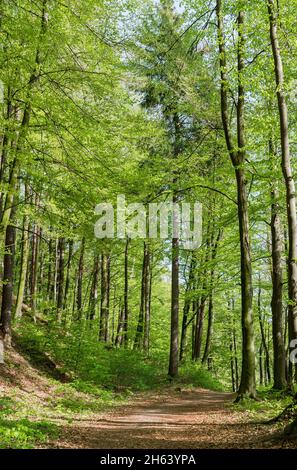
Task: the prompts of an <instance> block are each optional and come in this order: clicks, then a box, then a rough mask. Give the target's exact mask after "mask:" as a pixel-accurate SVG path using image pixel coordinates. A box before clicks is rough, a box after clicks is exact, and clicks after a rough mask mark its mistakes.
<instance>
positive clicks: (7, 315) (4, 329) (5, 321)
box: [0, 211, 16, 360]
mask: <svg viewBox="0 0 297 470" xmlns="http://www.w3.org/2000/svg"><path fill="white" fill-rule="evenodd" d="M13 214H14V211H12V213H11V216H12V219H13ZM15 239H16V229H15V227H14V226H13V225H11V224H9V225H8V226H7V227H6V234H5V254H4V272H3V281H4V283H3V289H2V305H1V318H0V350H1V352H3V351H4V347H5V346H8V347H9V346H10V344H11V319H12V308H13V276H14V257H15ZM1 359H3V358H1ZM3 360H4V359H3Z"/></svg>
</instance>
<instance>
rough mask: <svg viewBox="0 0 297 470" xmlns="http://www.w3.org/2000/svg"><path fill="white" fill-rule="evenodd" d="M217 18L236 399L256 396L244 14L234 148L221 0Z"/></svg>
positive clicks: (240, 27) (240, 28) (240, 30)
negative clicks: (233, 186)
mask: <svg viewBox="0 0 297 470" xmlns="http://www.w3.org/2000/svg"><path fill="white" fill-rule="evenodd" d="M216 12H217V19H218V40H219V53H220V70H221V112H222V122H223V127H224V133H225V140H226V145H227V149H228V152H229V155H230V158H231V161H232V164H233V167H234V170H235V175H236V182H237V204H238V221H239V233H240V251H241V308H242V322H241V323H242V368H241V381H240V386H239V390H238V397H237V400H240V399H241V398H242V397H243V396H249V397H251V398H255V397H256V376H255V345H254V321H253V309H252V308H253V287H252V263H251V248H250V239H249V217H248V197H247V187H246V185H247V181H246V177H245V171H244V168H243V165H244V163H245V132H244V103H245V102H244V97H245V93H244V86H243V81H242V75H243V71H244V67H245V62H244V56H243V51H244V37H243V25H244V13H243V12H242V11H240V12H239V15H238V52H237V58H238V103H237V147H238V150H236V149H235V147H234V144H233V142H232V135H231V131H230V124H229V113H228V83H229V82H228V78H227V71H226V65H227V64H226V51H225V42H224V31H223V18H222V10H221V0H217V6H216Z"/></svg>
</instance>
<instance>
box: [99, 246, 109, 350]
mask: <svg viewBox="0 0 297 470" xmlns="http://www.w3.org/2000/svg"><path fill="white" fill-rule="evenodd" d="M109 284H110V256H109V255H107V254H102V256H101V303H100V328H99V339H100V341H104V342H107V341H109V331H108V320H109V303H110V301H109V297H110V285H109Z"/></svg>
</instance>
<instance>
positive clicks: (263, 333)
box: [258, 278, 271, 383]
mask: <svg viewBox="0 0 297 470" xmlns="http://www.w3.org/2000/svg"><path fill="white" fill-rule="evenodd" d="M260 282H261V279H260V278H259V283H260ZM258 316H259V324H260V331H261V338H262V345H263V349H264V352H265V370H266V376H267V381H268V383H270V381H271V374H270V358H269V348H268V344H267V341H266V336H265V327H264V318H263V316H262V311H261V287H260V286H259V289H258Z"/></svg>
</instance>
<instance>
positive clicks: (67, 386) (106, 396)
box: [0, 322, 222, 449]
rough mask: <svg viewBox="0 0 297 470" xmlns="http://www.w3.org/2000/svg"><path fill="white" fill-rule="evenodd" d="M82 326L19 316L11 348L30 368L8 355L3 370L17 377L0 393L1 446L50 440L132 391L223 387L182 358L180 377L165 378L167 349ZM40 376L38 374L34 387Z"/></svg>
mask: <svg viewBox="0 0 297 470" xmlns="http://www.w3.org/2000/svg"><path fill="white" fill-rule="evenodd" d="M85 328H86V326H85V325H82V324H75V325H74V327H73V328H72V329H71V330H68V331H67V332H66V333H65V332H63V331H62V330H60V329H59V328H57V327H55V326H54V325H49V326H48V327H47V326H43V327H41V326H40V325H38V327H37V326H36V325H34V324H32V323H31V322H24V323H23V324H22V325H21V326H20V327H18V329H17V330H16V331H15V334H14V343H15V347H16V350H17V351H18V352H19V353H20V354H21V355H22V356H23V357H25V358H26V359H27V361H28V362H29V364H30V365H31V366H32V369H31V371H30V372H28V371H27V369H26V368H27V366H26V365H24V364H23V365H21V364H19V363H15V362H14V360H13V359H12V358H10V357H9V356H8V357H7V361H6V365H5V368H6V370H8V371H10V372H11V373H12V375H13V376H14V377H17V380H16V382H15V383H11V384H10V385H9V387H8V388H7V386H6V388H5V392H4V393H5V394H4V395H3V394H2V396H1V395H0V448H2V449H4V448H15V449H17V448H34V447H48V446H51V444H50V443H51V442H55V441H56V440H57V438H58V437H59V435H60V433H61V429H62V427H63V426H64V425H67V424H71V423H72V422H74V421H75V419H78V417H79V419H88V418H90V417H91V416H92V414H94V413H102V412H106V411H108V410H110V409H114V408H116V407H118V406H123V405H124V404H126V403H128V401H130V400H133V396H134V395H135V393H139V392H145V391H150V390H152V391H157V392H158V391H159V392H160V393H161V392H162V390H164V391H165V390H167V389H170V388H173V389H174V388H176V387H182V388H191V387H202V388H207V389H212V390H221V389H222V385H221V384H220V383H219V382H218V380H216V379H215V378H214V377H213V376H212V375H211V374H210V372H209V371H207V370H206V369H205V368H204V367H202V366H201V365H199V364H193V363H187V364H182V365H181V368H180V374H179V377H178V378H177V379H175V380H174V381H172V382H170V381H169V380H168V376H167V365H168V364H167V361H168V357H167V354H164V353H162V351H161V352H160V353H158V351H157V352H153V353H152V355H151V357H149V358H147V357H145V355H144V354H143V353H141V352H138V351H133V350H132V349H131V348H127V349H114V348H111V347H109V346H107V347H106V346H104V345H102V344H100V343H99V342H98V339H97V333H96V331H95V329H94V331H92V330H91V331H90V330H88V331H87V334H86V330H85ZM25 364H26V363H25ZM24 367H25V369H26V370H25V369H24ZM13 373H14V374H13ZM26 373H28V374H29V376H28V377H27V380H28V382H29V385H30V381H31V379H32V381H33V382H34V384H35V380H36V384H35V385H36V389H35V385H34V392H32V393H26V392H25V393H24V390H23V387H22V386H20V384H19V382H18V379H19V378H22V377H23V375H25V374H26ZM30 374H31V375H32V377H31V376H30ZM38 376H39V377H42V378H43V379H42V380H43V382H42V384H40V385H38ZM39 386H40V387H41V390H38V387H39ZM38 392H39V393H38ZM40 396H41V397H42V398H40Z"/></svg>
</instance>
